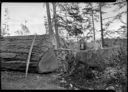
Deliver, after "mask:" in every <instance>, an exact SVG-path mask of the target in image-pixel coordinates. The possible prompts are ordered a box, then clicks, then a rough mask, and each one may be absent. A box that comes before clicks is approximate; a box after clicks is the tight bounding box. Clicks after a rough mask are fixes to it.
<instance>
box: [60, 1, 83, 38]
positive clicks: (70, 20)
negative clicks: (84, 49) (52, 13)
mask: <svg viewBox="0 0 128 92" xmlns="http://www.w3.org/2000/svg"><path fill="white" fill-rule="evenodd" d="M59 7H60V9H62V11H63V12H65V17H64V16H62V15H61V14H58V26H59V27H63V28H64V29H66V30H67V31H68V33H69V35H70V36H77V35H78V34H82V33H83V32H82V23H83V21H84V19H83V17H82V16H81V14H80V8H79V6H78V4H77V3H72V4H71V3H70V4H69V3H67V4H59Z"/></svg>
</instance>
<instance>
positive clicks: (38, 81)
mask: <svg viewBox="0 0 128 92" xmlns="http://www.w3.org/2000/svg"><path fill="white" fill-rule="evenodd" d="M57 77H58V75H57V74H34V73H28V76H27V77H25V73H23V72H14V71H1V89H2V90H64V89H65V88H63V87H60V86H59V85H58V84H56V83H55V82H54V80H55V79H56V78H57Z"/></svg>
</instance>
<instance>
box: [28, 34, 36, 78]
mask: <svg viewBox="0 0 128 92" xmlns="http://www.w3.org/2000/svg"><path fill="white" fill-rule="evenodd" d="M35 39H36V34H35V36H34V39H33V41H32V45H31V47H30V50H29V54H28V59H27V63H26V77H27V74H28V68H29V63H30V58H31V53H32V49H33V45H34V42H35Z"/></svg>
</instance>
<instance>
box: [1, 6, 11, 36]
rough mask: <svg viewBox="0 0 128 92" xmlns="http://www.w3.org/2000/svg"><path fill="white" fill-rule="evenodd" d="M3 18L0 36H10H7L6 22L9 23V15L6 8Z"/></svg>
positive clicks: (7, 27)
mask: <svg viewBox="0 0 128 92" xmlns="http://www.w3.org/2000/svg"><path fill="white" fill-rule="evenodd" d="M4 18H5V23H4V24H3V26H4V27H3V28H1V35H2V36H4V35H10V34H9V25H8V21H9V19H10V18H9V13H8V8H5V14H4Z"/></svg>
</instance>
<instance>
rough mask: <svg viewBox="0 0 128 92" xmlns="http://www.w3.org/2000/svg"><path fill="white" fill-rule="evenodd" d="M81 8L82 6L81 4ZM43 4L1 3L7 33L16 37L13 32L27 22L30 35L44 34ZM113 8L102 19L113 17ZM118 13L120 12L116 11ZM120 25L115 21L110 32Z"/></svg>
mask: <svg viewBox="0 0 128 92" xmlns="http://www.w3.org/2000/svg"><path fill="white" fill-rule="evenodd" d="M81 6H83V4H81ZM45 7H46V6H45V4H44V3H2V10H1V11H2V16H1V17H2V18H1V19H2V22H1V24H3V23H4V22H5V19H4V9H5V8H8V16H9V18H10V19H9V20H8V24H9V33H10V35H16V33H15V31H16V30H18V29H20V24H21V23H23V24H24V23H25V20H27V24H26V25H27V27H28V28H29V30H30V35H31V34H35V33H37V34H40V35H41V34H45V32H46V30H45V26H44V16H46V8H45ZM114 8H115V7H113V8H111V9H109V10H105V9H104V11H108V12H109V13H108V14H106V15H103V18H106V17H110V16H114V15H115V14H116V13H113V12H112V10H113V9H114ZM117 12H120V11H117ZM123 19H124V21H125V20H126V16H123ZM120 25H121V23H120V22H119V21H115V23H113V24H112V25H111V26H110V27H109V28H110V29H111V30H113V29H114V30H116V29H118V28H119V26H120ZM95 27H96V28H97V29H98V30H99V29H100V23H95ZM96 37H97V38H100V33H97V34H96Z"/></svg>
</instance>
